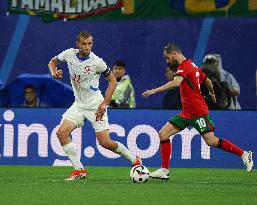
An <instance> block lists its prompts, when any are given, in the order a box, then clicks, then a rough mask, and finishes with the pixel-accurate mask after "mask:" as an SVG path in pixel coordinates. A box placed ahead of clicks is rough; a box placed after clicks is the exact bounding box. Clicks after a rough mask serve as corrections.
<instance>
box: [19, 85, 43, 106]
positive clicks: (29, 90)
mask: <svg viewBox="0 0 257 205" xmlns="http://www.w3.org/2000/svg"><path fill="white" fill-rule="evenodd" d="M24 98H25V100H24V102H23V103H22V104H21V105H20V106H19V107H27V108H30V107H48V106H47V104H45V103H43V102H40V99H39V98H38V96H37V92H36V89H35V88H34V87H33V86H32V85H26V86H25V88H24Z"/></svg>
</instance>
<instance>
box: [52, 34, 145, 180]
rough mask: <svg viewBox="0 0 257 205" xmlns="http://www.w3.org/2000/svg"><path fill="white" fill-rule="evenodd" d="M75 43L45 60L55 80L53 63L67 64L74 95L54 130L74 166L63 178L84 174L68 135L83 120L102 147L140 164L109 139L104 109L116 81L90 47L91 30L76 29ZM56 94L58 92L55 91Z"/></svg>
mask: <svg viewBox="0 0 257 205" xmlns="http://www.w3.org/2000/svg"><path fill="white" fill-rule="evenodd" d="M76 45H77V48H78V49H74V48H70V49H67V50H65V51H63V52H62V53H60V54H59V55H57V56H55V57H54V58H52V59H51V60H50V62H49V64H48V67H49V70H50V73H51V75H52V76H53V78H54V79H58V80H61V79H62V78H63V72H62V70H59V69H58V68H57V65H58V64H59V63H60V62H66V63H67V64H68V68H69V74H70V79H71V84H72V87H73V92H74V96H75V102H74V103H73V105H72V106H71V107H70V108H69V109H68V110H67V111H66V112H65V113H64V114H63V116H62V120H61V123H60V126H59V128H58V130H57V133H56V134H57V137H58V139H59V141H60V143H61V145H62V147H63V150H64V152H65V153H66V154H67V156H68V157H69V159H70V161H71V163H72V165H73V167H74V171H73V172H72V173H71V175H70V177H69V178H67V180H76V179H82V178H85V177H86V176H87V170H86V169H84V168H83V165H82V163H81V162H80V159H79V157H78V155H77V151H76V148H75V146H74V144H73V143H72V140H71V138H70V135H71V132H72V131H73V130H74V129H76V128H77V127H81V126H83V124H84V121H85V120H88V121H90V123H91V124H92V126H93V128H94V129H95V132H96V138H97V140H98V142H99V144H100V145H101V146H102V147H104V148H106V149H109V150H111V151H113V152H115V153H117V154H119V155H121V156H123V157H124V158H126V159H128V160H129V161H130V162H131V163H132V164H133V165H138V164H141V160H140V158H138V157H136V156H134V155H133V154H132V153H131V152H130V151H129V150H128V149H127V148H126V147H125V146H124V145H123V144H121V143H119V142H117V141H113V140H111V139H110V136H109V128H110V126H109V123H108V116H107V113H106V110H107V106H108V105H109V103H110V101H111V97H112V94H113V92H114V90H115V88H116V84H117V82H116V78H115V77H114V75H113V73H112V72H111V70H110V69H109V68H108V67H107V65H106V63H105V62H104V61H103V59H102V58H99V57H98V56H96V55H95V54H94V53H93V52H92V51H91V50H92V47H93V36H92V34H91V33H89V32H80V33H79V34H78V36H77V40H76ZM101 74H102V75H103V76H104V77H105V79H106V80H108V81H109V86H108V88H107V90H106V95H105V97H103V96H102V94H101V91H100V90H99V89H98V86H99V78H100V75H101ZM56 94H57V95H58V93H56Z"/></svg>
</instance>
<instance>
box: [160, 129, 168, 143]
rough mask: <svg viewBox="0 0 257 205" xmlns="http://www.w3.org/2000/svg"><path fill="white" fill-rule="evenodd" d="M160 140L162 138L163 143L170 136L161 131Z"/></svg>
mask: <svg viewBox="0 0 257 205" xmlns="http://www.w3.org/2000/svg"><path fill="white" fill-rule="evenodd" d="M159 138H160V141H163V140H167V139H168V138H169V136H167V134H166V133H165V132H164V131H162V130H160V131H159Z"/></svg>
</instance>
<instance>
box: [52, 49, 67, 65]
mask: <svg viewBox="0 0 257 205" xmlns="http://www.w3.org/2000/svg"><path fill="white" fill-rule="evenodd" d="M69 52H70V49H67V50H65V51H63V52H61V53H60V54H58V55H57V56H55V58H56V59H57V60H58V61H59V62H67V57H68V55H69Z"/></svg>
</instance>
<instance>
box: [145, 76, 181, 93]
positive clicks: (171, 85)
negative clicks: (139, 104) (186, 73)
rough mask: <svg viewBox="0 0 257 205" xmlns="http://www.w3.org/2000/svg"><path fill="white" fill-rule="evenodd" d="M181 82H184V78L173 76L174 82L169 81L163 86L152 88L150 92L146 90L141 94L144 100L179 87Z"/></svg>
mask: <svg viewBox="0 0 257 205" xmlns="http://www.w3.org/2000/svg"><path fill="white" fill-rule="evenodd" d="M183 80H184V78H183V77H182V76H175V78H174V80H172V81H169V82H168V83H166V84H165V85H163V86H161V87H158V88H154V89H152V90H147V91H145V92H143V94H142V96H143V97H144V98H147V97H149V96H150V95H153V94H155V93H158V92H162V91H165V90H169V89H171V88H174V87H178V86H180V84H181V83H182V81H183Z"/></svg>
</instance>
